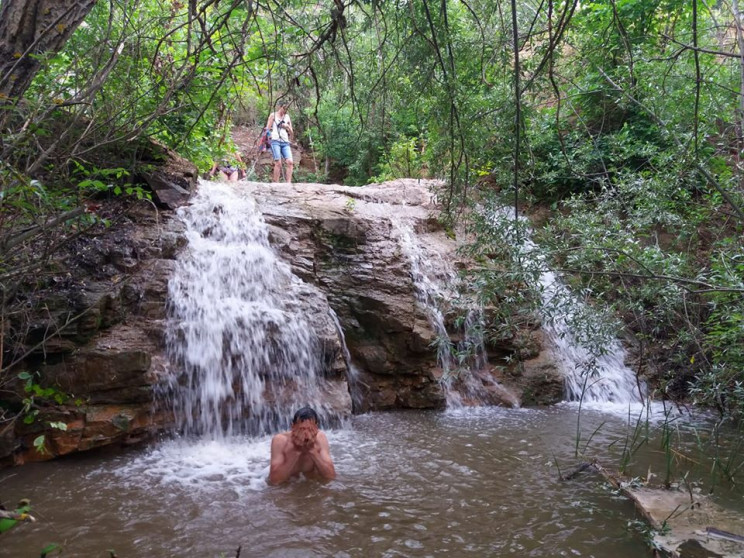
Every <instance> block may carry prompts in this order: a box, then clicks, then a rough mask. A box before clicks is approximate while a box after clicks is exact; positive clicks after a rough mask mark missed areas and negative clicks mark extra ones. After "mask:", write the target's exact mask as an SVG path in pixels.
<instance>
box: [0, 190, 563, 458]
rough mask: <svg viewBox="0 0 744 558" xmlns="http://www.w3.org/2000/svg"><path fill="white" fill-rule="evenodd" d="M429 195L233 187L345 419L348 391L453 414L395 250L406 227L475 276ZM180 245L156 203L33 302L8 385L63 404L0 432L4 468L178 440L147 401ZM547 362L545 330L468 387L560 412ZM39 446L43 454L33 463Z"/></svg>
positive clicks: (492, 347) (161, 352)
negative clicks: (281, 265)
mask: <svg viewBox="0 0 744 558" xmlns="http://www.w3.org/2000/svg"><path fill="white" fill-rule="evenodd" d="M205 186H206V187H208V184H207V185H205ZM429 186H430V185H428V184H426V183H425V182H424V181H415V180H400V181H395V182H390V183H385V184H379V185H369V186H366V187H361V188H350V187H342V186H328V185H318V184H293V185H283V184H265V183H239V184H237V185H236V186H235V187H236V188H239V189H243V190H245V191H246V193H250V194H251V195H253V196H254V197H255V199H256V201H257V203H258V206H259V207H260V209H261V211H262V214H263V217H264V220H265V221H266V223H267V225H268V228H269V240H270V243H271V245H272V247H273V248H274V249H275V250H276V251H277V253H278V254H280V256H281V257H282V258H283V259H284V260H285V261H286V262H287V263H288V264H289V265H290V266H291V269H292V272H293V273H294V274H295V275H296V276H298V277H299V278H300V279H302V281H303V282H304V283H305V289H304V291H303V293H302V295H301V296H300V299H301V305H302V308H301V309H300V310H299V311H301V312H303V314H304V315H305V316H306V319H307V321H308V323H309V324H310V325H311V327H312V328H313V329H314V330H315V332H316V335H317V338H318V340H319V343H320V345H321V352H322V359H323V365H322V366H323V370H322V373H323V374H324V375H325V377H326V378H327V379H328V382H327V387H326V390H327V392H328V393H327V400H328V401H329V403H328V404H329V406H331V407H333V408H335V409H337V410H338V411H339V413H338V414H339V415H343V414H344V409H346V410H347V412H348V409H349V407H350V405H351V401H350V398H349V386H351V388H352V391H353V392H354V393H353V394H352V395H353V400H354V411H355V412H365V411H368V410H384V409H394V408H413V409H422V408H441V407H443V406H444V405H445V400H446V393H445V392H444V390H443V388H442V384H441V382H440V379H441V378H442V369H441V368H440V364H439V363H438V362H437V356H436V350H435V348H434V345H435V343H436V341H437V338H438V336H437V333H436V331H435V330H434V328H433V326H432V324H431V321H430V316H428V315H427V314H426V311H425V310H424V309H423V308H422V305H421V304H420V301H419V300H418V299H417V292H416V287H415V285H414V281H413V278H412V264H411V259H410V255H409V254H407V253H405V251H404V250H403V249H402V247H401V241H400V234H401V233H400V225H401V224H402V223H403V224H405V225H406V226H408V227H410V229H411V230H413V231H415V235H416V238H417V239H418V242H419V243H420V244H421V245H422V246H423V247H425V248H426V249H428V250H430V253H431V254H433V253H436V254H440V255H441V257H442V258H445V259H449V260H451V261H452V262H454V263H455V264H456V265H460V266H462V265H467V263H466V262H457V261H456V260H457V259H458V258H457V256H456V253H455V250H456V248H457V246H456V243H455V242H454V241H453V240H452V239H451V238H450V236H448V234H447V233H446V231H444V230H443V228H442V227H441V226H440V225H439V223H438V221H437V219H436V216H437V209H436V206H435V205H434V202H433V199H432V195H431V193H430V190H429ZM185 243H186V241H185V239H184V235H183V226H182V225H181V224H180V222H179V221H178V220H177V219H175V218H174V216H173V214H172V213H171V212H168V211H166V212H161V211H157V210H156V209H155V208H154V207H153V206H152V204H148V203H143V204H142V205H140V206H137V207H136V208H135V209H134V210H133V211H130V212H129V214H128V216H127V217H126V218H125V219H123V220H122V221H121V222H119V223H118V224H117V225H115V226H113V227H111V230H109V231H108V232H107V234H105V235H100V236H97V237H92V238H81V239H80V240H79V241H78V243H77V244H76V245H75V246H74V247H73V249H72V250H71V254H70V257H69V258H68V259H67V260H66V261H65V262H64V265H61V266H60V272H59V274H58V276H56V277H55V280H54V281H53V283H54V285H52V286H51V287H50V288H49V289H47V290H46V291H43V292H38V293H35V295H34V296H35V297H36V299H35V301H34V308H36V309H38V312H36V314H35V316H36V318H35V320H34V321H32V327H29V329H28V332H27V333H26V337H25V339H24V341H23V347H21V348H20V350H22V351H25V352H28V356H27V358H26V359H25V360H24V361H23V362H22V363H21V365H19V367H18V368H17V370H16V371H15V372H14V375H15V374H17V373H18V372H21V371H28V372H30V373H32V374H35V373H36V372H38V375H34V382H36V381H38V382H39V383H40V387H41V388H43V389H53V393H54V394H59V397H60V400H59V401H56V402H53V400H54V397H55V396H54V395H52V396H49V397H47V399H46V400H45V401H43V402H41V408H40V412H39V413H38V415H37V416H36V419H35V420H34V422H32V423H31V424H22V423H21V421H17V423H16V424H15V426H14V428H11V429H5V430H1V431H0V465H2V464H9V463H21V462H25V461H30V460H40V459H49V458H52V457H55V456H59V455H65V454H67V453H71V452H75V451H82V450H87V449H91V448H95V447H100V446H104V445H109V444H127V443H134V442H137V441H140V440H143V439H147V438H149V437H152V436H153V435H154V434H155V433H157V432H159V431H162V430H163V429H167V428H171V427H172V426H173V424H174V417H173V416H172V413H171V412H169V411H168V409H160V408H159V407H156V406H154V405H153V392H154V388H153V386H156V385H158V384H159V383H162V380H163V379H164V378H166V377H168V376H169V364H168V361H167V359H166V357H165V347H164V339H165V327H166V326H165V324H166V299H167V294H168V281H169V278H170V276H171V274H172V272H173V270H174V268H175V265H176V261H175V258H176V257H177V254H178V253H179V252H180V250H181V248H182V247H183V246H184V245H185ZM331 310H333V313H335V315H336V316H337V317H338V321H339V323H340V325H341V327H342V330H343V333H344V335H345V340H346V345H347V347H348V351H349V354H348V357H349V358H345V356H344V352H343V347H342V344H341V341H340V337H339V334H338V332H337V330H336V327H335V325H334V322H333V319H332V317H331ZM447 319H449V320H452V319H454V318H453V317H448V318H447ZM50 331H53V332H55V333H54V334H53V335H49V332H50ZM541 347H542V340H541V337H540V335H539V330H538V329H537V326H535V327H534V328H533V329H531V330H526V331H523V332H521V333H520V334H519V335H518V336H516V337H515V338H514V339H506V340H502V341H498V342H494V341H492V342H490V343H489V344H488V346H487V352H488V357H489V358H488V365H487V367H485V368H483V369H482V370H478V371H477V374H474V377H475V381H476V382H482V383H483V385H484V386H487V389H486V391H487V392H488V394H487V402H488V403H490V404H503V405H508V406H512V405H515V404H550V403H554V402H556V401H559V400H561V398H562V395H563V383H562V378H561V377H560V376H559V375H558V374H557V373H556V371H555V367H554V366H553V364H552V363H551V362H550V361H549V360H548V359H547V358H546V356H545V354H544V352H543V351H542V350H541ZM515 357H516V358H515ZM350 367H353V370H354V373H351V372H350ZM39 378H43V380H39ZM494 379H495V380H497V381H498V382H499V384H498V386H496V387H494V386H493V380H494ZM347 380H348V382H347ZM502 385H503V386H504V388H503V389H502V388H501V386H502ZM488 386H490V387H488ZM14 388H15V392H16V394H17V395H16V396H15V399H14V401H12V402H11V403H13V404H14V405H15V406H16V407H15V408H16V409H17V408H19V406H20V405H21V400H22V399H23V398H24V397H26V396H27V393H26V392H25V391H24V382H23V381H21V380H18V381H17V382H16V385H15V386H14ZM267 396H268V395H267ZM466 404H467V402H466ZM50 423H64V424H66V430H60V429H57V428H50V427H49V424H50ZM41 434H44V435H45V436H46V443H45V451H44V453H39V452H38V451H37V450H36V449H35V448H34V440H36V439H37V438H38V436H39V435H41Z"/></svg>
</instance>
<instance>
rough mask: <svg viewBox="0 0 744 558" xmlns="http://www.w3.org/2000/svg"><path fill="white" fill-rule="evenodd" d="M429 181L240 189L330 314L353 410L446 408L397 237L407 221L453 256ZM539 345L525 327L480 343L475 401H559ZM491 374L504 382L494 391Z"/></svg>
mask: <svg viewBox="0 0 744 558" xmlns="http://www.w3.org/2000/svg"><path fill="white" fill-rule="evenodd" d="M431 186H433V185H432V184H429V183H427V182H426V181H418V180H398V181H394V182H388V183H384V184H379V185H369V186H365V187H361V188H350V187H342V186H326V185H315V184H294V185H283V184H259V183H253V184H251V183H249V184H248V185H247V187H246V189H247V190H248V191H250V192H251V194H252V195H253V196H255V198H256V199H257V201H258V204H259V207H260V208H261V211H262V213H263V215H264V219H265V221H266V222H267V223H268V225H269V229H270V235H269V239H270V241H271V243H272V245H273V246H274V247H275V248H276V249H277V251H278V252H279V253H280V254H281V255H282V257H283V258H284V259H285V260H286V261H287V262H289V263H290V265H291V266H292V269H293V272H294V273H295V274H296V275H298V276H299V277H301V278H302V279H303V280H304V281H306V282H308V283H313V284H315V285H317V286H318V287H320V289H321V290H322V291H323V292H324V293H325V295H326V297H327V298H328V303H329V305H330V306H331V307H332V309H333V310H334V312H335V313H336V314H337V315H338V318H339V321H340V323H341V325H342V327H343V330H344V334H345V337H346V344H347V346H348V349H349V353H350V356H351V361H352V364H353V365H354V366H355V368H356V369H357V371H358V372H357V373H358V378H357V381H356V382H352V384H353V386H355V387H354V389H355V390H357V391H358V393H357V394H356V397H355V398H354V399H355V401H357V403H356V408H355V410H356V411H367V410H381V409H392V408H440V407H443V406H444V405H445V393H444V391H443V389H442V385H441V383H440V381H439V379H440V378H441V375H442V370H441V369H440V367H439V363H438V362H437V357H436V349H435V348H434V345H435V343H436V341H437V337H438V336H437V333H436V331H435V330H434V329H433V326H432V324H431V323H430V319H429V317H428V316H427V315H426V313H425V311H424V310H423V309H422V307H421V304H420V303H419V301H418V300H417V293H416V287H415V285H414V282H413V279H412V264H411V260H410V257H408V256H407V255H406V253H404V250H403V249H402V247H401V240H400V234H401V233H400V227H401V225H405V226H408V227H410V229H412V230H413V231H415V233H416V237H417V238H418V241H419V242H420V244H421V245H422V246H424V247H425V248H429V249H431V250H432V251H433V252H436V253H437V254H441V255H442V256H443V257H444V258H448V259H451V260H452V261H453V262H454V261H455V260H457V257H456V255H455V252H456V249H457V244H456V242H455V241H454V240H452V239H451V238H450V236H448V234H447V233H446V231H445V230H444V229H443V227H441V225H440V224H439V223H438V221H437V219H436V215H437V208H436V206H435V204H434V200H433V198H432V194H431V191H432V190H433V188H431ZM460 263H461V265H466V263H465V262H460ZM452 318H454V317H452ZM541 343H542V342H541V338H540V337H539V335H536V334H534V333H532V332H530V331H525V332H521V333H520V335H518V336H516V337H515V338H514V339H507V340H503V341H501V342H498V343H491V345H489V346H488V347H487V351H488V356H489V363H490V365H492V366H491V367H489V368H488V369H484V370H480V371H478V374H477V375H475V376H476V382H479V381H480V380H481V379H482V380H483V385H484V390H483V392H484V395H483V402H484V403H487V404H502V405H507V406H513V405H515V404H549V403H555V402H557V401H560V400H561V399H562V396H563V387H562V385H563V384H562V378H561V377H560V375H559V374H558V373H557V372H556V370H555V367H554V366H553V365H552V363H551V362H549V361H547V360H546V358H545V356H544V355H543V354H542V352H541V347H542V344H541ZM517 355H518V356H519V358H517V359H515V356H517ZM516 361H520V362H523V363H524V366H523V367H521V368H519V367H518V366H516V364H515V362H516ZM492 380H497V381H498V382H501V383H504V384H505V385H506V386H507V387H506V388H505V389H501V388H494V387H493V386H492V383H493V382H492ZM486 386H488V387H486Z"/></svg>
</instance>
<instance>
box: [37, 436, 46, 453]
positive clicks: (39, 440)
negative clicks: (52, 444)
mask: <svg viewBox="0 0 744 558" xmlns="http://www.w3.org/2000/svg"><path fill="white" fill-rule="evenodd" d="M45 443H46V436H45V435H44V434H42V435H41V436H37V437H36V438H35V439H34V448H35V449H36V451H38V452H39V453H46V448H45V447H44V444H45Z"/></svg>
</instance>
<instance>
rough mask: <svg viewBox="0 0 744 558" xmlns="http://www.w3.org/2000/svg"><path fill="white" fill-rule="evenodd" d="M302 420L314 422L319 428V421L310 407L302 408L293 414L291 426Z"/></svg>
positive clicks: (316, 414)
mask: <svg viewBox="0 0 744 558" xmlns="http://www.w3.org/2000/svg"><path fill="white" fill-rule="evenodd" d="M303 420H314V421H315V424H317V425H318V426H320V419H319V418H318V413H316V412H315V410H314V409H313V408H312V407H303V408H302V409H300V410H299V411H297V412H296V413H295V414H294V417H292V424H296V423H298V422H300V421H303Z"/></svg>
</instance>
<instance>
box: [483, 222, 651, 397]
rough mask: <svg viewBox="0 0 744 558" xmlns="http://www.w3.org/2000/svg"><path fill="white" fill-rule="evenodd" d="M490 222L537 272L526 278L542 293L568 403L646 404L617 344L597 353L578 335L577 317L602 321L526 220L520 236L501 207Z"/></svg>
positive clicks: (546, 325)
mask: <svg viewBox="0 0 744 558" xmlns="http://www.w3.org/2000/svg"><path fill="white" fill-rule="evenodd" d="M488 221H490V222H491V223H492V224H493V225H494V226H496V227H500V228H501V229H502V231H503V233H504V237H505V238H504V241H505V242H509V243H511V244H512V245H514V246H516V247H517V253H518V257H519V258H520V259H522V260H523V261H527V262H528V266H529V267H530V269H531V271H534V273H533V272H528V273H525V278H526V280H527V282H528V284H529V286H530V287H532V288H533V289H535V290H537V291H539V292H540V297H541V300H542V314H543V318H544V319H543V326H542V328H543V331H544V332H545V336H546V338H547V339H548V341H549V343H550V350H551V353H552V356H553V359H554V360H555V361H556V363H557V364H558V365H559V366H560V368H561V371H562V372H563V374H564V377H565V391H566V399H567V400H568V401H579V400H580V401H582V402H584V403H597V404H605V403H616V404H621V406H625V405H627V404H631V403H634V404H635V403H643V393H642V391H643V386H642V385H641V384H640V383H639V382H638V381H637V380H636V376H635V374H634V373H633V371H632V370H630V369H629V368H628V367H627V366H625V356H626V352H625V349H624V348H623V346H622V345H621V344H620V342H619V341H618V340H617V339H615V338H611V339H606V340H605V342H604V343H602V346H601V347H600V348H595V350H590V349H588V348H587V346H586V345H585V344H583V343H581V342H580V341H579V335H578V333H577V331H576V329H575V327H574V326H573V325H572V324H573V323H575V322H576V321H577V318H578V319H582V318H581V317H582V316H583V317H585V318H586V319H589V318H591V319H592V320H593V321H594V322H595V323H596V324H599V322H601V321H602V317H601V316H598V315H597V314H596V313H593V315H590V314H589V313H588V312H587V307H586V305H585V304H584V302H583V301H581V300H580V299H579V298H578V297H576V296H575V295H574V294H573V293H572V292H571V291H570V290H569V289H568V288H567V287H566V285H564V284H563V282H562V281H561V280H560V279H559V278H558V276H557V275H556V274H555V273H553V272H552V271H549V270H548V269H547V267H548V266H547V262H546V259H545V256H544V255H543V254H542V253H541V252H540V250H539V248H538V246H537V245H536V244H535V243H534V242H533V241H532V240H531V238H530V234H531V233H530V230H529V229H528V228H527V227H526V226H524V225H525V223H526V220H525V219H524V218H523V217H520V223H521V225H523V226H520V227H519V229H520V230H519V232H520V234H519V235H517V229H516V227H515V226H514V221H513V215H509V214H508V212H507V211H506V210H505V209H503V208H499V209H495V210H492V211H491V212H490V215H489V216H488ZM530 283H531V284H530ZM600 328H601V325H598V327H597V328H595V329H597V330H598V329H600ZM596 333H598V332H597V331H595V334H596Z"/></svg>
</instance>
